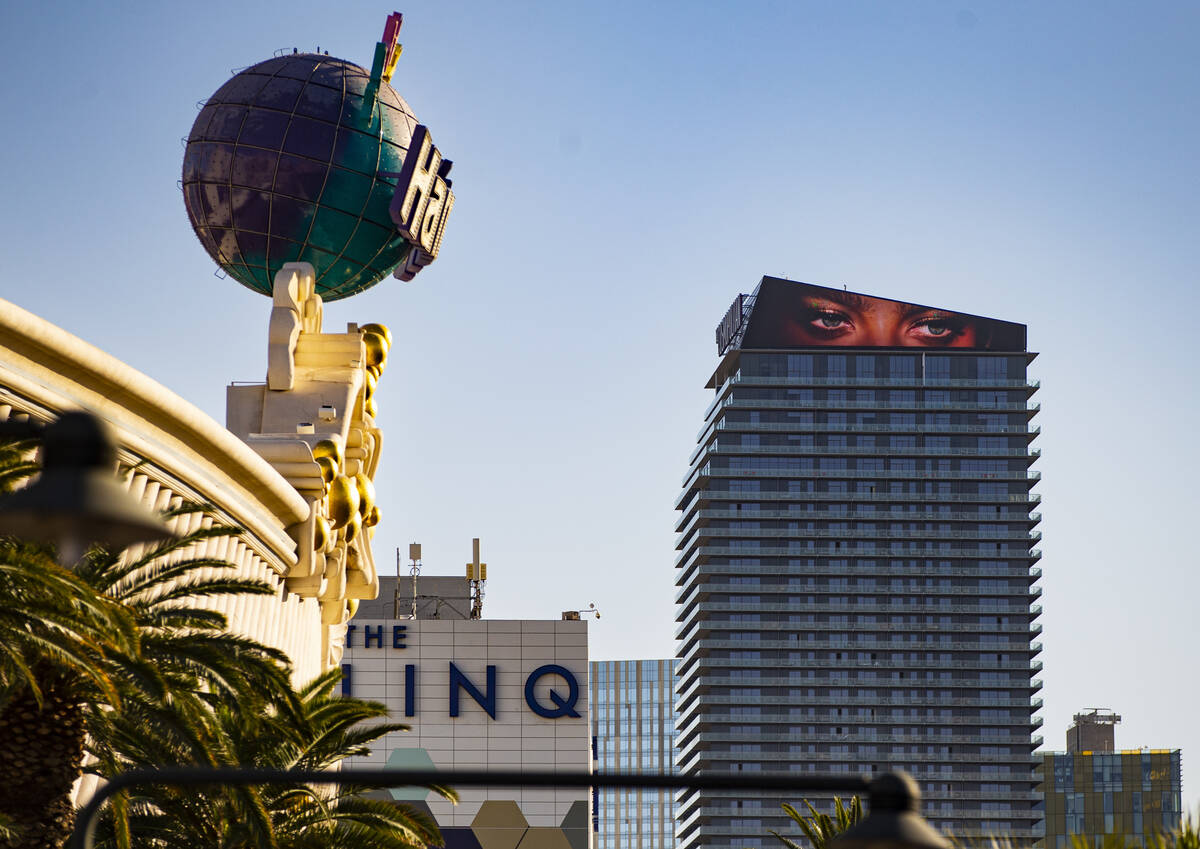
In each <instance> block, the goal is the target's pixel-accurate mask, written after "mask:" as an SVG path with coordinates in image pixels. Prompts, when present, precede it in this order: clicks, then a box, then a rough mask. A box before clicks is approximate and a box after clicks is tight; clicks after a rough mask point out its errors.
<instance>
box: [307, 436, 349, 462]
mask: <svg viewBox="0 0 1200 849" xmlns="http://www.w3.org/2000/svg"><path fill="white" fill-rule="evenodd" d="M312 453H313V457H314V458H321V457H328V458H330V459H331V460H333V466H334V468H335V469H340V468H341V467H342V461H343V460H345V456H344V455H343V454H342V446H341V445H339V444H338V443H336V442H334V441H333V440H332V439H322V440H321V441H320V442H318V443H317V444H316V445H314V446H313V450H312Z"/></svg>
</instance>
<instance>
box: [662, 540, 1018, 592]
mask: <svg viewBox="0 0 1200 849" xmlns="http://www.w3.org/2000/svg"><path fill="white" fill-rule="evenodd" d="M710 557H788V558H796V557H838V558H847V557H853V558H859V559H868V560H888V559H914V558H921V559H923V560H925V559H928V560H950V559H960V558H961V559H967V560H1031V561H1036V560H1041V559H1042V552H1041V550H1040V549H1037V548H1031V549H1029V550H1028V551H1024V550H1021V549H1004V550H1000V551H981V550H980V549H978V548H951V549H949V550H946V549H933V548H849V547H846V548H840V547H833V546H828V545H827V546H825V547H822V548H816V547H814V548H740V547H738V548H734V547H732V546H723V545H699V546H697V545H694V546H692V547H691V548H689V549H687V550H686V551H683V552H680V553H679V555H678V556H677V557H676V558H675V568H677V569H682V570H685V571H686V570H687V568H688V567H689V566H691V563H692V561H696V562H706V561H707V560H708V558H710ZM678 582H679V577H678V576H677V578H676V583H678Z"/></svg>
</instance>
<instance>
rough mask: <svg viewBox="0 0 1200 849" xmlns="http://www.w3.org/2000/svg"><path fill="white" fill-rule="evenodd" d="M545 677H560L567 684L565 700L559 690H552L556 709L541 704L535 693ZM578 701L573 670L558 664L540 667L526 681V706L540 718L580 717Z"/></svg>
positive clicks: (551, 696) (577, 685) (551, 697)
mask: <svg viewBox="0 0 1200 849" xmlns="http://www.w3.org/2000/svg"><path fill="white" fill-rule="evenodd" d="M490 668H491V667H489V669H490ZM544 675H558V676H560V677H561V678H563V679H564V680H565V681H566V682H567V697H566V698H565V699H564V698H563V697H562V696H561V695H559V693H558V691H557V690H554V689H551V690H550V701H552V702H554V707H552V708H548V707H546V706H544V705H542V704H540V703H539V702H538V700H537V697H536V696H535V695H534V692H533V690H534V687H536V686H537V682H538V681H539V680H541V678H542V676H544ZM577 701H579V682H578V681H576V680H575V676H574V675H572V674H571V670H569V669H567V668H566V667H565V666H559V665H558V664H557V663H547V664H546V665H545V666H539V667H538V668H537V669H535V670H533V672H530V673H529V677H528V678H526V679H525V704H527V705H529V709H530V710H531V711H533V712H534V713H536V714H537V715H538V716H544V717H546V718H547V719H558V718H559V717H563V716H571V717H578V716H579V713H578V711H576V710H575V703H576V702H577Z"/></svg>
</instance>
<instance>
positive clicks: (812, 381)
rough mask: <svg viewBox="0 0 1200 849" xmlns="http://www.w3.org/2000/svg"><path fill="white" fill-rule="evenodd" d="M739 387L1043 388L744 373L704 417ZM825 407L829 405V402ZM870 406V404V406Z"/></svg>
mask: <svg viewBox="0 0 1200 849" xmlns="http://www.w3.org/2000/svg"><path fill="white" fill-rule="evenodd" d="M738 386H746V387H750V386H765V387H771V388H777V389H781V390H784V391H787V390H788V389H811V388H815V387H822V388H830V387H845V388H848V389H882V390H889V389H911V390H914V394H915V390H918V389H924V390H933V391H940V390H946V389H958V390H960V391H966V392H970V391H972V390H975V392H976V394H978V391H979V390H984V391H985V392H986V391H987V390H995V391H999V390H1005V391H1006V394H1007V391H1008V390H1016V391H1023V392H1022V394H1024V395H1025V397H1026V398H1028V397H1029V396H1030V395H1033V393H1035V392H1037V390H1038V389H1039V388H1041V383H1040V382H1039V381H1032V382H1030V381H1027V380H957V379H951V378H945V379H940V380H926V379H925V378H908V377H800V376H794V377H785V376H779V377H750V376H743V375H742V374H741V373H737V374H732V375H730V376H729V377H728V378H726V380H725V382H724V383H722V384H721V386H720V387H719V388H718V389H717V390H716V391H715V392H714V394H713V400H712V401H710V402H709V405H708V408H707V409H706V410H705V412H704V417H705V418H706V419H707V418H708V417H709V416H710V415H711V414H712V411H713V410H714V409H715V408H716V407H717V406H718V405H719V404H720V403H721V402H722V401H723V400H724V399H726V398H728V396H729V395H730V393H731V392H732V390H733V389H735V388H736V387H738ZM822 403H835V402H829V401H828V400H827V399H825V400H823V401H822ZM868 403H869V402H868ZM938 406H939V407H945V406H946V403H945V402H940V401H939V402H938Z"/></svg>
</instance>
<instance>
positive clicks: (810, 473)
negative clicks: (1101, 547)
mask: <svg viewBox="0 0 1200 849" xmlns="http://www.w3.org/2000/svg"><path fill="white" fill-rule="evenodd" d="M709 478H718V479H721V478H735V479H746V478H790V479H792V480H797V481H800V480H836V481H841V480H845V481H852V480H871V481H878V480H913V481H937V482H939V483H949V482H951V481H971V482H975V483H982V482H999V481H1024V482H1030V481H1038V480H1041V478H1042V473H1041V472H1039V471H1036V470H1033V469H1028V470H1026V471H1008V472H968V471H965V470H959V469H953V470H950V471H934V470H928V471H927V470H922V469H912V470H911V471H892V470H889V471H882V472H880V471H875V472H860V471H858V470H856V469H731V468H728V467H724V466H716V465H713V464H712V463H711V462H708V463H705V464H704V465H703V466H700V467H699V468H697V469H693V470H691V471H689V472H688V473H687V474H686V475H685V476H684V479H683V490H684V492H688V491H690V490H691V489H692V487H693V486H696V485H697V484H698V483H699V482H700V481H703V480H707V479H709ZM889 494H890V493H889ZM913 494H914V495H915V494H917V493H913ZM844 495H845V494H844ZM741 497H742V499H743V500H746V501H751V500H755V499H753V498H750V497H747V496H746V495H742V496H741ZM795 500H797V501H802V500H804V499H802V498H796V499H795ZM841 500H843V501H854V500H857V499H851V498H849V497H843V498H842V499H841ZM881 500H887V499H881ZM934 500H935V499H930V501H934Z"/></svg>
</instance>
